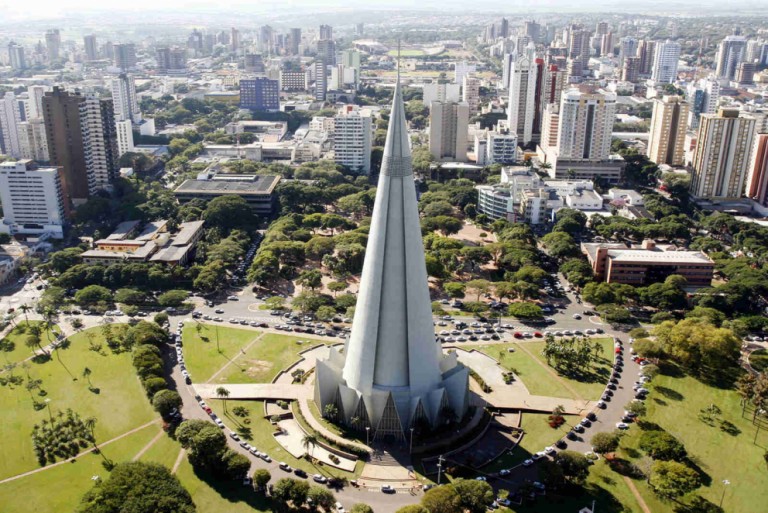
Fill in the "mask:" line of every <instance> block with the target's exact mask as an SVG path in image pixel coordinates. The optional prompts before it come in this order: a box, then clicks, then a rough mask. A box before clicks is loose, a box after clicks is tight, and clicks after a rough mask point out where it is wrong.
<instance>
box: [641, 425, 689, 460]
mask: <svg viewBox="0 0 768 513" xmlns="http://www.w3.org/2000/svg"><path fill="white" fill-rule="evenodd" d="M638 445H639V447H640V449H642V450H643V451H645V452H646V453H648V456H650V457H651V458H653V459H654V460H663V461H669V460H676V461H678V460H682V459H683V458H685V456H686V454H687V453H686V450H685V447H684V446H683V444H682V443H681V442H680V441H679V440H678V439H677V438H675V437H674V436H672V435H670V434H669V433H667V432H666V431H644V432H643V434H642V435H641V436H640V443H639V444H638Z"/></svg>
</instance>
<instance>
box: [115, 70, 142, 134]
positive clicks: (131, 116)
mask: <svg viewBox="0 0 768 513" xmlns="http://www.w3.org/2000/svg"><path fill="white" fill-rule="evenodd" d="M111 89H112V103H113V104H114V109H115V120H117V121H125V120H128V121H132V122H133V123H136V124H139V123H141V111H140V110H139V101H138V98H137V96H136V83H135V82H134V80H133V76H131V75H128V74H126V73H121V74H120V75H118V77H117V78H113V79H112V81H111Z"/></svg>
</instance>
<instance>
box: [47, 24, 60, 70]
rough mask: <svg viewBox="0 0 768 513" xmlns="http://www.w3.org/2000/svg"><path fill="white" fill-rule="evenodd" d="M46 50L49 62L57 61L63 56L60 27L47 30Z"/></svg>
mask: <svg viewBox="0 0 768 513" xmlns="http://www.w3.org/2000/svg"><path fill="white" fill-rule="evenodd" d="M45 50H46V52H47V54H48V62H56V61H58V60H59V59H60V58H61V54H60V52H61V32H59V29H52V30H47V31H46V32H45Z"/></svg>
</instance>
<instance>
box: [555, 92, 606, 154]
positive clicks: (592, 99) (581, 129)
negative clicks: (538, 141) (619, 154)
mask: <svg viewBox="0 0 768 513" xmlns="http://www.w3.org/2000/svg"><path fill="white" fill-rule="evenodd" d="M615 117H616V95H615V94H614V93H609V92H605V91H591V90H589V91H587V90H584V91H582V90H579V89H571V90H569V91H567V92H565V93H563V98H562V101H561V103H560V112H559V122H560V125H559V127H558V138H557V150H558V157H560V158H563V159H569V160H604V159H607V158H608V157H609V156H610V153H611V132H612V131H613V120H614V118H615Z"/></svg>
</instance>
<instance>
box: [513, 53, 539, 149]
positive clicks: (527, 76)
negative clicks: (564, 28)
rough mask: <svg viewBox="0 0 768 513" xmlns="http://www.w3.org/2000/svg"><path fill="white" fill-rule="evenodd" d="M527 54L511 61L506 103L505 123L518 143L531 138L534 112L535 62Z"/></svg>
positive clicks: (524, 143) (524, 142) (527, 141)
mask: <svg viewBox="0 0 768 513" xmlns="http://www.w3.org/2000/svg"><path fill="white" fill-rule="evenodd" d="M531 57H532V55H531V53H530V52H529V53H528V54H527V55H523V56H520V57H518V58H517V59H516V60H515V62H513V63H512V68H511V70H510V82H509V101H508V103H507V124H508V125H509V128H510V130H512V131H514V132H515V135H517V140H518V142H519V143H520V144H522V145H526V144H528V143H529V142H531V141H532V140H533V118H534V116H535V114H536V73H537V69H538V68H537V66H536V62H535V61H534V60H533V59H532V58H531Z"/></svg>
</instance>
